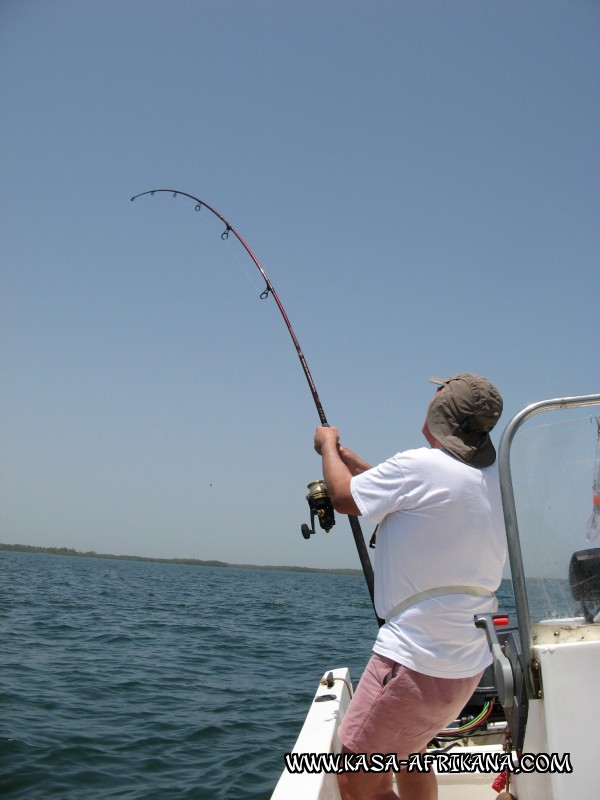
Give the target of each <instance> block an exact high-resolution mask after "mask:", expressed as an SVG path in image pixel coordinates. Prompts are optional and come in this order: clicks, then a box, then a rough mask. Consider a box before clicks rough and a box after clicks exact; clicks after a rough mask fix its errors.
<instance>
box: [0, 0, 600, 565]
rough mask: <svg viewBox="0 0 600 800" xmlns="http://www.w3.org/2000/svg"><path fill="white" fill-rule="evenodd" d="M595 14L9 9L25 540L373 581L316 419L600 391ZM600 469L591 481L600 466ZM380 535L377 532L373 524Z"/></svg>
mask: <svg viewBox="0 0 600 800" xmlns="http://www.w3.org/2000/svg"><path fill="white" fill-rule="evenodd" d="M599 40H600V4H598V2H596V1H595V0H570V2H565V0H518V1H517V0H487V1H486V2H482V1H481V0H453V2H448V1H447V0H424V2H409V0H371V1H370V2H366V0H364V1H363V2H357V1H356V0H318V2H316V1H315V0H303V2H301V3H300V2H275V0H246V2H242V0H219V2H216V0H210V1H209V0H86V2H78V1H76V0H0V78H1V80H0V115H1V123H0V256H1V268H0V369H1V382H0V419H1V424H0V452H1V456H0V470H1V474H0V478H1V482H0V541H2V542H8V543H20V544H29V545H40V546H57V547H70V548H75V549H77V550H81V551H89V550H93V551H96V552H103V553H114V554H135V555H142V556H150V557H164V558H198V559H218V560H221V561H226V562H230V563H237V564H240V563H252V564H264V565H298V566H312V567H355V568H358V567H359V561H358V557H357V555H356V552H355V549H354V543H353V541H352V537H351V534H350V529H349V526H348V523H347V520H346V519H345V518H344V517H340V516H338V518H337V523H336V525H335V527H334V528H333V530H332V531H331V532H330V533H329V534H325V533H323V532H322V531H320V530H318V532H317V535H315V536H314V537H312V538H311V539H310V541H305V540H304V539H303V538H302V536H301V534H300V525H301V523H303V522H308V521H309V510H308V505H307V503H306V500H305V497H306V491H307V490H306V486H307V484H308V483H309V482H310V481H313V480H315V479H317V478H320V477H321V467H320V461H319V458H318V456H317V455H316V453H315V452H314V450H313V446H312V439H313V434H314V429H315V427H316V426H317V424H318V422H319V419H318V415H317V412H316V408H315V404H314V403H313V399H312V396H311V393H310V391H309V387H308V384H307V382H306V379H305V376H304V374H303V372H302V368H301V365H300V362H299V360H298V358H297V355H296V351H295V349H294V346H293V343H292V341H291V339H290V336H289V334H288V331H287V329H286V327H285V324H284V322H283V319H282V317H281V315H280V313H279V311H278V309H277V306H276V305H275V303H274V301H273V299H272V298H271V297H269V298H267V299H266V300H261V299H260V293H261V292H262V291H263V289H264V281H263V280H262V278H261V276H260V274H259V272H258V270H257V269H256V267H255V266H254V264H253V263H252V261H251V260H250V258H249V256H248V255H247V254H246V253H245V251H244V250H243V248H242V247H241V246H240V245H239V243H238V242H237V241H236V240H235V239H234V237H233V236H230V237H229V239H228V240H227V241H226V242H225V241H222V240H221V236H220V234H221V232H222V230H223V226H222V224H221V222H220V221H218V220H217V219H216V218H215V217H214V216H211V214H210V213H208V212H206V209H204V210H203V211H201V212H196V211H195V204H194V203H193V202H192V201H190V200H187V199H186V198H184V197H177V198H173V197H171V196H169V195H168V194H158V195H155V196H154V197H150V196H146V197H143V198H139V199H138V200H136V201H135V202H134V203H131V202H130V198H131V197H132V196H133V195H136V194H138V193H140V192H144V191H147V190H151V189H158V188H169V189H179V190H181V191H185V192H188V193H191V194H193V195H195V196H198V197H199V198H201V199H203V200H204V201H206V202H207V203H209V204H210V205H212V206H213V207H214V208H216V209H217V210H218V211H219V212H220V213H221V214H222V215H223V216H224V217H225V218H227V219H228V220H229V221H230V222H231V224H232V225H233V226H234V227H235V228H236V230H237V231H239V233H240V234H241V235H242V236H243V237H244V239H245V240H246V242H247V243H248V245H249V246H250V247H251V249H252V250H253V252H254V253H255V255H256V257H257V258H258V259H259V261H260V263H261V264H262V266H263V268H264V270H265V271H266V273H267V274H268V276H269V278H270V280H271V282H272V284H273V285H274V287H275V289H276V291H277V293H278V295H279V297H280V299H281V301H282V303H283V306H284V307H285V311H286V313H287V315H288V317H289V319H290V321H291V324H292V326H293V328H294V330H295V333H296V335H297V337H298V340H299V342H300V345H301V347H302V350H303V352H304V355H305V357H306V360H307V363H308V365H309V368H310V371H311V373H312V377H313V379H314V382H315V385H316V387H317V391H318V394H319V397H320V399H321V402H322V404H323V407H324V410H325V413H326V416H327V419H328V422H329V423H330V424H331V425H336V426H338V427H339V429H340V435H341V439H342V441H343V442H344V443H345V444H347V445H348V446H349V447H351V448H352V449H354V450H355V451H356V452H358V453H359V454H360V455H361V456H362V457H363V458H365V459H366V460H367V461H369V462H370V463H377V462H379V461H382V460H384V459H385V458H387V457H388V456H391V455H392V454H394V453H395V452H397V451H399V450H402V449H407V448H411V447H418V446H421V445H423V444H425V442H424V439H423V437H422V434H421V428H422V424H423V419H424V415H425V409H426V406H427V403H428V401H429V398H430V396H431V394H432V391H433V389H432V386H431V384H430V383H429V382H428V378H429V377H430V376H432V375H442V376H444V375H453V374H456V373H459V372H465V371H470V372H477V373H480V374H483V375H485V376H487V377H488V378H489V379H490V380H491V381H492V382H493V383H494V384H495V385H496V386H497V387H498V388H499V389H500V391H501V392H502V394H503V397H504V402H505V411H504V415H503V419H502V420H501V422H500V424H499V426H498V429H497V431H496V432H494V440H495V442H496V444H497V442H498V440H499V438H500V434H501V431H502V429H503V427H504V425H505V424H506V423H507V422H508V421H509V419H510V418H511V417H512V416H513V415H514V414H515V413H517V412H518V411H519V410H520V409H522V408H523V407H524V406H526V405H528V404H530V403H532V402H535V401H538V400H542V399H547V398H551V397H563V396H572V395H579V394H590V393H596V392H600V373H599V369H598V341H599V336H598V298H599V296H600V270H599V269H598V266H599V265H598V253H599V252H600V247H599V245H600V226H599V225H598V211H599V187H600V181H599V178H600V161H599V156H598V153H599V148H598V142H599V141H600V103H599V100H600V81H599V78H598V76H599V75H600V49H599V48H598V41H599ZM590 480H591V476H590ZM364 529H365V533H366V535H367V536H368V535H369V534H370V529H369V528H368V527H366V526H365V527H364Z"/></svg>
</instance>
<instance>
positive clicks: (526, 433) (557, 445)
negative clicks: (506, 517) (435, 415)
mask: <svg viewBox="0 0 600 800" xmlns="http://www.w3.org/2000/svg"><path fill="white" fill-rule="evenodd" d="M599 415H600V407H599V406H597V405H596V406H591V407H588V408H567V409H564V408H561V409H551V410H548V411H546V412H545V413H543V414H537V415H536V416H533V417H531V418H530V419H528V420H527V421H526V422H525V423H524V424H523V426H522V428H521V429H520V430H519V432H518V434H517V435H516V436H515V438H514V441H513V442H512V447H511V451H510V470H511V474H512V485H513V492H514V503H515V511H516V517H517V520H518V531H519V539H520V546H521V555H522V564H523V573H524V578H525V586H526V594H527V602H528V607H529V617H530V622H531V624H535V623H539V622H542V621H544V620H560V619H565V618H567V619H570V618H573V617H578V618H580V617H582V616H584V617H585V621H587V622H592V621H594V620H593V616H594V615H595V614H596V613H597V612H598V611H599V610H600V586H598V587H596V589H595V595H594V592H592V593H591V595H590V597H589V598H587V600H584V602H586V603H587V605H588V606H589V607H588V608H587V609H583V608H582V594H581V591H579V590H578V588H577V586H578V585H583V584H585V585H586V586H588V587H589V586H590V581H591V582H592V583H594V574H595V575H596V581H597V582H598V583H599V584H600V536H598V538H597V539H594V538H593V536H594V533H596V532H597V533H598V534H600V505H599V499H598V492H599V491H600V487H599V486H598V485H596V482H597V481H598V480H599V479H600V465H599V464H598V459H599V458H600V444H599V420H600V416H599ZM594 514H596V515H597V517H596V519H595V520H594V517H593V515H594ZM594 522H597V523H598V525H597V528H596V527H595V526H594ZM590 539H592V540H591V541H590ZM592 548H594V549H595V548H599V549H598V551H597V553H594V552H589V551H590V550H591V549H592ZM582 551H588V553H584V552H582ZM575 553H579V554H580V555H579V556H576V557H575V559H573V556H574V554H575ZM574 561H575V562H581V563H579V564H575V563H574ZM586 570H587V571H586ZM573 586H575V589H573ZM515 588H516V584H515ZM588 601H589V602H588ZM591 606H595V607H593V608H591ZM580 621H581V620H580ZM598 621H600V616H599V617H598Z"/></svg>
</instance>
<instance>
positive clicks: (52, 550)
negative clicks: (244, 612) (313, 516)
mask: <svg viewBox="0 0 600 800" xmlns="http://www.w3.org/2000/svg"><path fill="white" fill-rule="evenodd" d="M0 550H12V551H14V552H18V553H45V554H47V555H54V556H73V557H76V558H110V559H114V560H117V561H151V562H154V563H158V564H191V565H193V566H198V567H233V568H235V569H269V570H279V571H284V572H328V573H333V574H336V575H360V574H362V573H361V571H360V570H358V569H320V568H318V567H287V566H277V567H274V566H260V565H257V564H229V563H227V562H226V561H203V560H202V559H199V558H150V557H148V556H115V555H112V554H110V553H96V552H95V551H94V550H88V551H86V552H82V551H80V550H75V549H74V548H72V547H38V546H36V545H30V544H4V543H2V542H0Z"/></svg>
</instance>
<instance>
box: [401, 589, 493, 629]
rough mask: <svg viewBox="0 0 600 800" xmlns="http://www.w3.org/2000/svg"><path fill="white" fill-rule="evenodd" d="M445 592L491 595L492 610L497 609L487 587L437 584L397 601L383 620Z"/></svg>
mask: <svg viewBox="0 0 600 800" xmlns="http://www.w3.org/2000/svg"><path fill="white" fill-rule="evenodd" d="M447 594H474V595H477V596H478V597H493V598H494V609H493V611H497V610H498V601H497V599H496V595H495V594H494V592H492V591H490V590H489V589H484V588H483V587H481V586H437V587H436V588H435V589H426V590H425V591H424V592H419V593H418V594H413V595H412V596H411V597H407V598H406V600H403V601H402V602H401V603H398V605H397V606H394V607H393V608H392V610H391V611H389V612H388V613H387V614H386V615H385V621H386V622H389V621H390V620H391V619H393V618H394V617H397V616H398V615H399V614H402V612H403V611H406V609H407V608H411V607H412V606H416V605H417V603H420V602H422V601H423V600H428V599H429V598H430V597H443V596H444V595H447Z"/></svg>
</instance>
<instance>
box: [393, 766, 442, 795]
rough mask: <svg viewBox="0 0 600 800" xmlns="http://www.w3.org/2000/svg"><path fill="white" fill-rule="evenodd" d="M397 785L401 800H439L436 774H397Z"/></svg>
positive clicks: (432, 772)
mask: <svg viewBox="0 0 600 800" xmlns="http://www.w3.org/2000/svg"><path fill="white" fill-rule="evenodd" d="M396 784H397V786H398V791H399V792H400V800H437V797H438V787H437V778H436V777H435V772H434V771H433V770H431V772H417V771H416V770H415V771H414V772H406V770H402V772H397V773H396Z"/></svg>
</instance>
